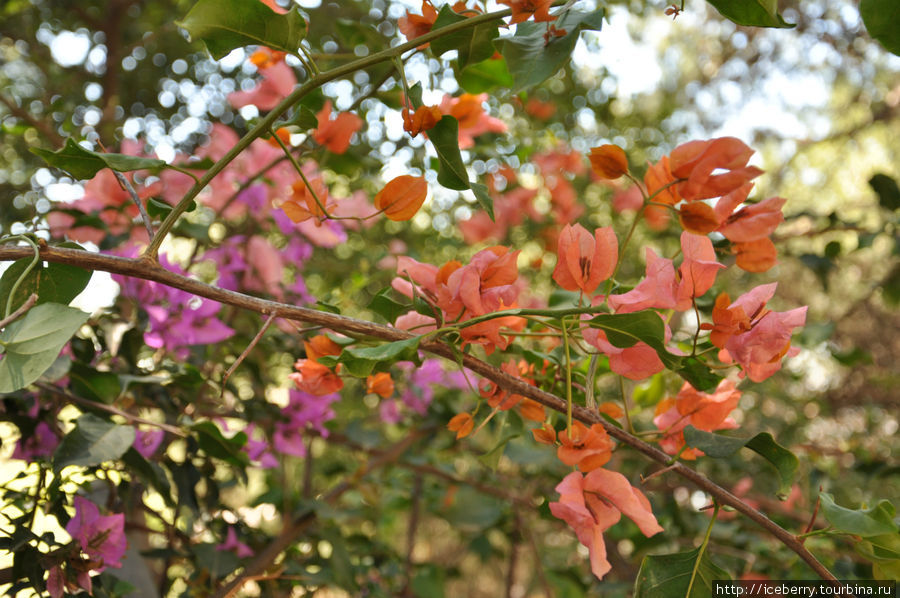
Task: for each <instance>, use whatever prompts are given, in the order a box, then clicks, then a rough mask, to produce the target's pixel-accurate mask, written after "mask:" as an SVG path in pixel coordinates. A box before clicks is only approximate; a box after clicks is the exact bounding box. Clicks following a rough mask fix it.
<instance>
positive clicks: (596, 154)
mask: <svg viewBox="0 0 900 598" xmlns="http://www.w3.org/2000/svg"><path fill="white" fill-rule="evenodd" d="M590 160H591V168H592V169H593V171H594V174H596V175H597V176H598V177H600V178H601V179H617V178H619V177H620V176H622V175H624V174H626V173H627V172H628V158H626V157H625V151H624V150H623V149H622V148H621V147H619V146H618V145H601V146H600V147H592V148H591V155H590Z"/></svg>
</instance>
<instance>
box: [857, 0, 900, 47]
mask: <svg viewBox="0 0 900 598" xmlns="http://www.w3.org/2000/svg"><path fill="white" fill-rule="evenodd" d="M859 14H860V16H861V17H862V20H863V23H865V25H866V30H867V31H868V32H869V35H871V36H872V37H874V38H875V39H877V40H878V41H879V42H881V45H882V46H884V47H885V49H886V50H887V51H888V52H891V53H892V54H897V55H900V2H897V0H860V1H859Z"/></svg>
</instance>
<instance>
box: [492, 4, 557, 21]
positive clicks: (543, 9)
mask: <svg viewBox="0 0 900 598" xmlns="http://www.w3.org/2000/svg"><path fill="white" fill-rule="evenodd" d="M498 2H499V3H500V4H505V5H506V6H508V7H510V8H511V9H512V19H510V21H509V24H510V25H514V24H516V23H521V22H522V21H527V20H528V19H530V18H532V17H534V20H535V21H555V20H556V17H554V16H551V15H550V12H549V11H550V6H551V5H552V4H553V0H498Z"/></svg>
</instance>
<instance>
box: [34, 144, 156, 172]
mask: <svg viewBox="0 0 900 598" xmlns="http://www.w3.org/2000/svg"><path fill="white" fill-rule="evenodd" d="M31 151H32V152H33V153H35V154H37V155H38V156H40V157H41V158H43V159H44V161H45V162H46V163H47V164H49V165H50V166H53V167H54V168H59V169H60V170H65V171H66V172H68V173H69V174H71V175H72V176H73V177H75V178H76V179H90V178H93V177H94V175H95V174H97V173H98V172H100V171H101V170H103V169H104V168H111V169H112V170H115V171H118V172H128V171H131V170H149V171H151V172H158V171H159V170H162V169H163V168H165V167H166V166H167V164H166V163H165V162H164V161H162V160H158V159H156V158H140V157H138V156H126V155H125V154H102V153H99V152H92V151H90V150H87V149H84V148H83V147H81V146H80V145H78V144H77V143H75V140H74V139H72V138H71V137H68V138H67V139H66V144H65V146H63V147H62V148H61V149H59V150H57V151H55V152H51V151H50V150H45V149H40V148H34V147H33V148H31Z"/></svg>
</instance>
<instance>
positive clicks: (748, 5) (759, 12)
mask: <svg viewBox="0 0 900 598" xmlns="http://www.w3.org/2000/svg"><path fill="white" fill-rule="evenodd" d="M889 1H890V0H889ZM707 2H709V3H710V4H712V5H713V6H714V7H715V8H716V10H718V11H719V14H721V15H722V16H723V17H725V18H726V19H728V20H729V21H732V22H734V23H737V24H738V25H747V26H749V27H777V28H790V27H794V26H795V25H793V24H792V23H788V22H786V21H785V20H784V19H783V18H781V15H780V14H778V0H707Z"/></svg>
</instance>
